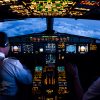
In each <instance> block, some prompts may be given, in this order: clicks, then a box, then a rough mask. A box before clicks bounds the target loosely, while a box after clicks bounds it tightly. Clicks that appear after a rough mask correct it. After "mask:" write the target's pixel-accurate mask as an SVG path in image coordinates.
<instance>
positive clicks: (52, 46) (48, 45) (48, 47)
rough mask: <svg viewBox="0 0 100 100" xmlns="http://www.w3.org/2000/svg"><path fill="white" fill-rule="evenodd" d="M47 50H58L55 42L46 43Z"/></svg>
mask: <svg viewBox="0 0 100 100" xmlns="http://www.w3.org/2000/svg"><path fill="white" fill-rule="evenodd" d="M45 51H46V52H51V53H53V52H56V45H55V43H47V44H45Z"/></svg>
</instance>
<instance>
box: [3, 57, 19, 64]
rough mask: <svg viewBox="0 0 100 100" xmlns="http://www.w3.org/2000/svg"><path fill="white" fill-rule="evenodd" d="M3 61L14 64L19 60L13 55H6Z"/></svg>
mask: <svg viewBox="0 0 100 100" xmlns="http://www.w3.org/2000/svg"><path fill="white" fill-rule="evenodd" d="M4 62H5V63H12V64H16V63H18V62H19V60H18V59H17V58H15V57H8V58H5V59H4Z"/></svg>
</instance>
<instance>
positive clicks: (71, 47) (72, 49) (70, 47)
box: [66, 45, 76, 53]
mask: <svg viewBox="0 0 100 100" xmlns="http://www.w3.org/2000/svg"><path fill="white" fill-rule="evenodd" d="M66 53H76V45H66Z"/></svg>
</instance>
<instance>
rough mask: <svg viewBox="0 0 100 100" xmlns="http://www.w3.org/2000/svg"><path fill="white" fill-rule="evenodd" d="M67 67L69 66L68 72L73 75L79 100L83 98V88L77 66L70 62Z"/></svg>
mask: <svg viewBox="0 0 100 100" xmlns="http://www.w3.org/2000/svg"><path fill="white" fill-rule="evenodd" d="M66 68H67V72H68V73H69V75H70V76H71V77H72V80H73V85H74V92H75V95H76V98H77V100H82V97H83V88H82V86H81V84H80V79H79V75H78V69H77V66H76V65H72V64H70V63H68V64H66Z"/></svg>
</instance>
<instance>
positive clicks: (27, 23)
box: [0, 18, 47, 37]
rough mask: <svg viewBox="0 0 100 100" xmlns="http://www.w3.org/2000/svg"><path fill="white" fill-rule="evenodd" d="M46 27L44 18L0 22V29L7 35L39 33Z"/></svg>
mask: <svg viewBox="0 0 100 100" xmlns="http://www.w3.org/2000/svg"><path fill="white" fill-rule="evenodd" d="M46 29H47V28H46V18H27V19H23V20H14V21H5V22H0V31H3V32H6V33H7V35H8V36H9V37H13V36H21V35H27V34H34V33H40V32H43V31H45V30H46Z"/></svg>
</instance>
